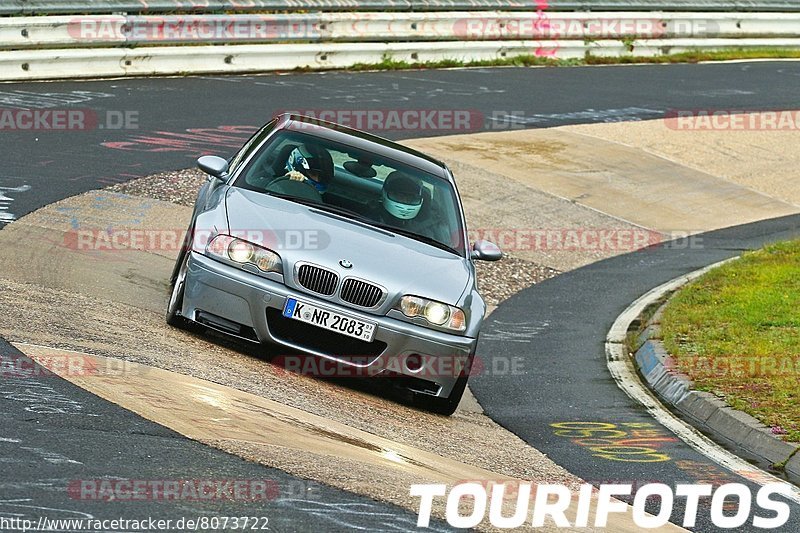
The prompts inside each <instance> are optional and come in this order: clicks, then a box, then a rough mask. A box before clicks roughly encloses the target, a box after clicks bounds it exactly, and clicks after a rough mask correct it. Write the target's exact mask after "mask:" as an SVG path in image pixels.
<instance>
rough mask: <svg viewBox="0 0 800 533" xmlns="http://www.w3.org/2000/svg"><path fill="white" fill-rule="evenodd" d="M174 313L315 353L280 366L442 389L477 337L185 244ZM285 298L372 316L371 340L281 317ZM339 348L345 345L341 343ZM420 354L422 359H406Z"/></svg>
mask: <svg viewBox="0 0 800 533" xmlns="http://www.w3.org/2000/svg"><path fill="white" fill-rule="evenodd" d="M185 283H186V284H185V291H184V299H183V308H182V310H181V314H182V315H183V316H184V317H186V318H188V319H190V320H194V321H197V322H200V323H203V324H204V325H206V326H210V327H213V328H215V329H219V330H222V331H224V332H226V333H229V334H233V335H237V336H239V337H242V338H245V339H247V340H251V341H258V342H269V343H273V344H276V345H279V346H284V347H286V348H289V349H291V350H295V351H300V352H302V353H305V354H310V355H313V356H316V358H322V362H323V363H324V362H329V363H330V364H329V365H319V364H317V365H308V361H306V362H302V361H301V360H299V359H297V358H296V357H297V356H296V355H287V356H286V357H285V358H283V361H284V362H285V365H286V367H287V369H296V370H299V371H301V372H310V373H314V374H318V375H328V376H330V375H333V376H336V375H340V376H353V375H372V376H382V377H387V376H396V377H404V378H406V380H405V386H407V387H409V388H411V389H412V390H416V391H417V392H422V393H425V394H430V395H433V396H439V397H447V396H449V395H450V392H451V390H452V389H453V386H454V385H455V382H456V380H457V378H458V377H459V374H460V373H461V371H462V369H464V368H465V367H466V365H467V364H468V363H469V360H470V357H471V354H474V353H475V345H476V344H477V339H475V338H471V337H465V336H460V335H452V334H448V333H444V332H440V331H435V330H432V329H429V328H424V327H421V326H418V325H416V324H411V323H408V322H404V321H402V320H398V319H395V318H392V317H387V316H377V315H372V314H369V313H365V312H364V311H361V310H358V309H354V308H350V307H345V306H341V305H338V304H335V303H333V302H330V301H328V300H325V299H322V298H317V297H315V296H313V295H312V294H310V293H307V292H301V291H297V290H295V289H292V288H291V287H287V286H286V285H284V284H283V283H280V282H278V281H273V280H270V279H266V278H264V277H262V276H259V275H256V274H252V273H250V272H247V271H245V270H243V269H241V268H237V267H234V266H229V265H226V264H223V263H220V262H218V261H215V260H213V259H210V258H208V257H206V256H203V255H201V254H198V253H196V252H190V258H189V263H188V272H187V276H186V282H185ZM287 298H296V299H298V300H300V301H302V302H306V303H309V304H312V305H317V306H320V307H324V308H329V309H331V310H333V311H337V312H339V313H342V314H344V315H347V316H350V317H353V318H358V319H361V320H364V321H368V322H372V323H374V324H376V331H375V335H374V337H373V340H372V342H371V343H365V342H363V341H354V340H352V339H350V338H349V337H345V336H344V335H341V334H338V333H328V332H327V330H325V329H322V328H319V327H316V326H312V325H310V324H304V323H301V322H299V321H296V320H293V319H289V318H284V317H283V316H282V312H283V308H284V306H285V304H286V300H287ZM343 350H344V353H342V351H343ZM417 361H421V362H422V364H421V365H417V364H410V363H416V362H417Z"/></svg>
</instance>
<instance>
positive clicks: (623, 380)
mask: <svg viewBox="0 0 800 533" xmlns="http://www.w3.org/2000/svg"><path fill="white" fill-rule="evenodd" d="M734 259H738V258H733V259H727V260H725V261H720V262H719V263H714V264H713V265H709V266H707V267H705V268H701V269H700V270H695V271H694V272H691V273H689V274H686V275H684V276H680V277H677V278H675V279H673V280H670V281H668V282H666V283H664V284H663V285H659V286H658V287H656V288H655V289H652V290H650V291H649V292H647V294H645V295H644V296H642V297H641V298H639V299H638V300H636V301H635V302H633V303H632V304H631V305H630V306H628V308H627V309H626V310H625V311H623V312H622V314H620V315H619V316H618V317H617V319H616V320H615V321H614V325H612V326H611V329H610V330H609V332H608V335H607V336H606V363H607V365H608V370H609V371H610V372H611V375H612V376H613V377H614V380H615V381H616V382H617V385H618V386H619V388H620V389H622V390H623V391H624V392H625V394H627V395H628V396H630V397H631V398H632V399H633V400H635V401H637V402H639V403H640V404H642V405H643V406H644V407H645V409H647V412H648V413H649V414H650V415H651V416H652V417H653V418H655V419H656V421H657V422H658V423H659V424H661V425H662V426H664V427H665V428H667V429H669V430H670V431H672V432H673V433H674V434H675V435H676V436H678V438H680V439H681V440H682V441H683V442H685V443H686V444H688V445H689V446H691V447H692V448H694V449H695V450H696V451H698V452H699V453H701V454H703V455H704V456H706V457H708V458H709V459H711V460H712V461H714V462H715V463H717V464H718V465H720V466H722V467H723V468H725V469H727V470H729V471H731V472H733V473H734V474H736V475H738V476H741V477H743V478H745V479H747V480H749V481H752V482H753V483H755V484H757V485H761V486H763V485H766V484H768V483H780V484H781V485H784V486H786V487H788V488H789V494H788V495H787V498H789V499H790V500H792V501H794V502H795V503H798V504H800V488H799V487H796V486H795V485H793V484H791V483H788V482H787V481H785V480H783V479H780V478H778V477H776V476H774V475H772V474H770V473H769V472H765V471H764V470H762V469H760V468H758V467H755V466H753V465H751V464H750V463H748V462H747V461H745V460H744V459H742V458H741V457H738V456H736V455H734V454H732V453H731V452H729V451H727V450H725V449H724V448H722V447H721V446H719V445H718V444H717V443H715V442H714V441H712V440H711V439H709V438H708V437H706V436H705V435H703V434H702V433H700V431H698V430H697V429H695V428H694V427H692V426H690V425H689V424H687V423H686V422H684V421H683V420H681V419H679V418H678V417H676V416H675V415H673V414H672V412H671V411H670V410H669V409H667V408H666V407H664V405H663V404H662V403H661V401H660V400H659V399H658V398H657V397H656V396H655V394H653V393H652V392H651V391H650V389H648V388H647V387H646V386H645V385H644V384H643V383H642V382H641V380H640V379H639V375H638V374H637V373H636V369H635V368H634V366H633V361H632V360H631V358H630V357H629V356H628V353H627V351H626V348H625V337H626V334H627V331H628V325H629V324H630V323H631V322H633V321H634V320H635V319H636V318H637V317H638V316H639V315H640V314H641V313H642V311H644V309H645V308H646V307H647V306H648V305H650V304H651V303H652V302H654V301H656V300H658V299H659V298H660V297H661V296H663V295H664V294H666V293H668V292H670V291H672V290H675V289H677V288H679V287H681V286H683V285H685V284H686V283H688V282H690V281H692V280H693V279H695V278H697V277H699V276H701V275H703V274H705V273H706V272H708V271H709V270H711V269H713V268H716V267H718V266H720V265H722V264H724V263H727V262H729V261H732V260H734Z"/></svg>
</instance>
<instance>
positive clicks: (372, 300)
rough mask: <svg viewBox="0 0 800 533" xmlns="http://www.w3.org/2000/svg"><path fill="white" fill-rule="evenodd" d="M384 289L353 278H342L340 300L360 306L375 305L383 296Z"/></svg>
mask: <svg viewBox="0 0 800 533" xmlns="http://www.w3.org/2000/svg"><path fill="white" fill-rule="evenodd" d="M383 294H384V290H383V289H382V288H380V287H378V286H377V285H373V284H372V283H367V282H366V281H361V280H358V279H354V278H348V279H346V280H344V284H343V285H342V292H341V294H340V296H341V298H342V300H344V301H345V302H349V303H351V304H353V305H358V306H361V307H375V306H376V305H378V303H379V302H380V301H381V298H383Z"/></svg>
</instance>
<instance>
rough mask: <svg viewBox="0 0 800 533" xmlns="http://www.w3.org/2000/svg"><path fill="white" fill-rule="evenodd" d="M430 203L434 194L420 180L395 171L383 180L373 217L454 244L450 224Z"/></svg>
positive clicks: (392, 225) (396, 226) (387, 223)
mask: <svg viewBox="0 0 800 533" xmlns="http://www.w3.org/2000/svg"><path fill="white" fill-rule="evenodd" d="M429 203H431V198H430V194H429V193H428V191H427V190H425V188H424V187H423V186H422V185H421V184H420V182H419V181H418V180H417V179H415V178H412V177H411V176H408V175H406V174H403V173H402V172H400V171H394V172H392V173H391V174H389V175H388V176H386V180H385V181H384V182H383V190H382V192H381V202H380V206H378V207H377V208H375V209H374V210H373V213H372V218H373V219H374V220H376V221H377V222H380V223H383V224H386V225H388V226H391V227H395V228H398V229H402V230H405V231H410V232H413V233H416V234H418V235H422V236H424V237H428V238H431V239H434V240H436V241H438V242H440V243H442V244H445V245H447V246H450V245H451V244H450V242H451V239H450V236H449V234H448V231H447V224H446V223H444V222H443V221H442V220H440V217H438V216H436V213H434V212H433V205H428V204H429Z"/></svg>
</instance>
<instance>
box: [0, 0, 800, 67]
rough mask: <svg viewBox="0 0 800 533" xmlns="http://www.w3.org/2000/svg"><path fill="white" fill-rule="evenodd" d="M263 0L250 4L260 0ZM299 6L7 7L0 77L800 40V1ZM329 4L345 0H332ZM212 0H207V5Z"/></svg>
mask: <svg viewBox="0 0 800 533" xmlns="http://www.w3.org/2000/svg"><path fill="white" fill-rule="evenodd" d="M0 1H2V0H0ZM197 1H198V3H199V2H200V1H201V0H197ZM259 1H261V0H253V1H252V2H251V1H250V0H241V4H242V5H246V6H248V7H252V6H253V5H255V4H256V3H258V2H259ZM475 2H476V3H475V5H480V6H486V5H489V4H491V5H494V6H495V7H497V6H498V5H500V3H499V1H498V2H489V1H488V0H487V1H483V0H475ZM533 3H535V4H537V5H539V6H540V7H547V5H548V4H547V3H546V2H544V0H538V1H537V2H532V3H531V2H518V3H514V2H506V3H505V4H504V5H505V6H510V5H514V6H515V7H517V8H519V9H522V8H524V7H526V6H530V5H533ZM273 4H274V3H273ZM273 4H270V5H273ZM365 4H369V2H366V3H364V2H358V6H359V7H362V6H363V5H365ZM428 4H429V3H425V5H428ZM434 4H435V5H436V6H440V5H444V2H443V1H441V2H431V3H430V5H434ZM452 4H454V5H458V6H462V7H463V6H464V5H465V4H470V3H469V2H463V1H460V2H455V1H454V2H452ZM87 5H88V6H89V7H93V6H94V7H96V6H99V5H100V4H99V3H91V2H90V3H88V4H87ZM105 5H107V4H105ZM148 5H149V6H150V7H151V8H152V7H153V5H152V4H148ZM158 5H166V4H158ZM172 5H173V7H174V6H175V5H178V4H172ZM179 5H181V6H184V7H185V6H186V4H184V3H181V4H179ZM219 5H223V4H219ZM224 5H225V6H228V7H230V6H231V5H233V3H226V4H224ZM262 5H263V4H262ZM293 5H294V9H295V12H293V13H252V12H250V13H247V12H241V13H240V12H236V11H234V12H232V13H205V14H203V13H187V14H163V15H138V14H133V15H125V14H107V15H91V14H73V15H60V16H39V17H0V67H2V68H0V80H2V81H11V80H35V79H59V78H81V77H84V78H85V77H89V78H94V77H108V76H129V75H175V74H201V73H203V74H207V73H236V72H241V73H249V72H263V71H269V70H291V69H296V68H301V69H331V68H344V67H349V66H352V65H353V64H355V63H379V62H381V60H383V59H384V58H385V57H386V56H390V57H391V58H393V59H396V60H403V61H408V62H429V61H438V60H444V59H446V60H457V61H463V62H469V61H475V60H493V59H502V58H508V57H511V56H518V55H534V56H541V57H548V58H554V59H573V58H583V57H585V56H586V55H591V56H605V57H613V56H658V55H664V54H671V53H680V52H687V51H699V50H702V51H709V50H721V49H732V48H734V49H741V48H748V49H752V48H763V47H769V48H790V49H800V12H797V13H716V12H714V13H711V12H709V13H693V12H650V11H646V12H633V11H631V12H627V11H626V12H603V13H599V12H592V13H586V12H564V11H558V12H556V11H550V10H547V11H543V10H541V9H540V10H539V11H525V10H523V11H508V10H503V11H499V10H494V11H475V12H471V11H442V12H437V11H434V12H425V13H418V12H368V11H358V12H344V11H332V12H328V11H324V12H310V13H299V12H296V10H297V9H298V6H300V5H306V3H305V2H303V1H298V2H297V3H295V4H293ZM331 5H333V6H342V5H343V4H341V3H340V2H338V0H334V1H332V2H331ZM392 5H395V4H394V3H392ZM397 5H399V4H397ZM141 7H142V6H141V5H140V6H139V8H140V9H139V10H140V11H141ZM212 8H213V6H212V4H211V2H210V1H209V2H207V4H206V5H204V7H203V9H199V11H209V10H212ZM89 11H91V10H89ZM245 11H246V10H245ZM185 45H191V46H185Z"/></svg>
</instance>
